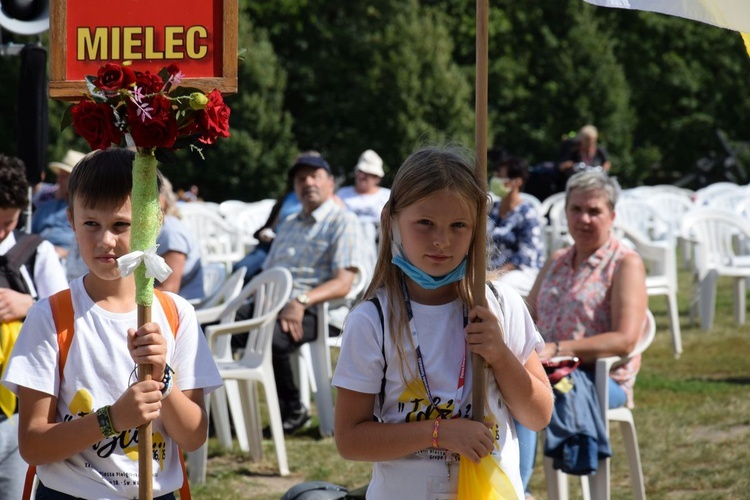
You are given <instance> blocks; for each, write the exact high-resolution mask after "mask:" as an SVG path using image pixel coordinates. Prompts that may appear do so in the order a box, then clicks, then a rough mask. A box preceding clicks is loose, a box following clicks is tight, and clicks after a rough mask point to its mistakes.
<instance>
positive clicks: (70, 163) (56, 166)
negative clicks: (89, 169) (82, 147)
mask: <svg viewBox="0 0 750 500" xmlns="http://www.w3.org/2000/svg"><path fill="white" fill-rule="evenodd" d="M84 156H86V154H85V153H81V152H80V151H75V150H72V149H69V150H68V152H67V153H65V158H63V160H62V162H59V161H53V162H50V164H49V169H50V170H52V171H53V172H54V173H55V175H57V174H59V173H60V171H61V170H62V171H64V172H67V173H71V172H72V171H73V167H75V166H76V164H77V163H78V162H79V161H81V159H82V158H83V157H84Z"/></svg>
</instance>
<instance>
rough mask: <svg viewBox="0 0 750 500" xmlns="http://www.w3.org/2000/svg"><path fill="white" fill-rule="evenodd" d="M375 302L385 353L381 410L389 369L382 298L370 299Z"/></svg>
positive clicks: (382, 348)
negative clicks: (386, 374)
mask: <svg viewBox="0 0 750 500" xmlns="http://www.w3.org/2000/svg"><path fill="white" fill-rule="evenodd" d="M368 300H369V301H370V302H372V303H373V305H374V306H375V309H377V310H378V318H380V333H381V334H382V335H383V344H382V346H381V348H380V352H381V353H382V354H383V363H385V365H384V366H383V378H382V380H381V381H380V395H379V398H380V410H381V411H382V410H383V403H384V402H385V373H386V372H387V371H388V358H386V357H385V317H384V316H383V306H381V305H380V299H379V298H378V297H377V296H375V297H373V298H371V299H368Z"/></svg>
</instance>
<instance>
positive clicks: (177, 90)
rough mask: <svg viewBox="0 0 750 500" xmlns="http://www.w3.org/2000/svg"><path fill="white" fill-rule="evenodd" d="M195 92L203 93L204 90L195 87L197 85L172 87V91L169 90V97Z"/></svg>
mask: <svg viewBox="0 0 750 500" xmlns="http://www.w3.org/2000/svg"><path fill="white" fill-rule="evenodd" d="M193 92H200V93H201V94H203V93H204V92H203V91H202V90H201V89H198V88H195V87H177V88H175V89H172V91H170V92H169V97H173V98H174V97H182V96H189V95H190V94H192V93H193Z"/></svg>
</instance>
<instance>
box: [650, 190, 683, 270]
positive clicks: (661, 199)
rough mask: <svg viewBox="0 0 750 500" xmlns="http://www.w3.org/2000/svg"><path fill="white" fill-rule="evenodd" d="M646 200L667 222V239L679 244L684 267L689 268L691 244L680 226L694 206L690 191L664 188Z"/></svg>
mask: <svg viewBox="0 0 750 500" xmlns="http://www.w3.org/2000/svg"><path fill="white" fill-rule="evenodd" d="M670 187H672V186H670ZM677 189H680V188H677ZM645 201H646V203H648V204H649V205H651V206H652V207H654V208H655V209H656V211H657V212H658V213H659V215H660V216H661V219H662V220H663V221H664V222H665V223H666V224H667V228H668V229H667V239H668V240H670V241H672V242H673V243H674V244H675V246H677V245H679V247H680V250H681V253H682V267H683V269H687V267H688V264H689V263H690V258H691V257H690V255H691V253H690V244H689V242H688V241H687V240H685V239H684V238H682V235H681V233H680V226H681V225H682V218H683V217H684V216H685V214H686V213H688V212H689V211H691V210H692V209H693V208H694V205H693V201H692V200H691V199H690V195H689V193H688V192H682V193H681V192H679V191H674V190H667V189H664V190H662V191H657V192H655V193H654V194H652V195H651V196H649V197H648V198H646V200H645Z"/></svg>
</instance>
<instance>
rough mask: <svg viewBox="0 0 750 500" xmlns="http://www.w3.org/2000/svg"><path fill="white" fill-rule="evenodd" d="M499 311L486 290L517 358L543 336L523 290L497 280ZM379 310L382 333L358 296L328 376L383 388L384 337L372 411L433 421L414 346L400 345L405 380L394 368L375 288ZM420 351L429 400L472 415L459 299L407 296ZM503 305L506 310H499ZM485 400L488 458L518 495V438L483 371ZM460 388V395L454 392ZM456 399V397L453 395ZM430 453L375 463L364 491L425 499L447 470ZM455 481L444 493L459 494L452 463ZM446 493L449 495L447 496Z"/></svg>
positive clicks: (353, 385) (370, 389)
mask: <svg viewBox="0 0 750 500" xmlns="http://www.w3.org/2000/svg"><path fill="white" fill-rule="evenodd" d="M496 288H497V290H498V293H499V296H500V302H501V303H502V311H501V309H500V306H499V305H498V303H497V301H496V300H495V297H494V294H493V293H492V291H490V290H489V289H488V290H487V302H488V303H489V305H490V308H491V309H492V311H493V312H494V313H495V314H496V315H497V316H498V318H500V322H501V324H502V327H503V331H504V332H505V342H506V344H507V345H508V347H509V348H510V349H511V351H512V352H513V353H514V354H515V355H516V357H517V358H518V360H519V361H520V362H521V363H525V362H526V361H527V359H528V357H529V356H530V355H531V353H532V352H533V351H534V350H536V351H537V352H541V349H542V347H543V346H544V343H543V340H542V338H541V336H540V335H539V333H538V332H537V331H536V328H535V326H534V322H533V321H532V319H531V316H530V315H529V312H528V310H527V309H526V306H525V304H524V302H523V300H522V299H521V297H520V296H519V295H518V293H516V292H515V291H513V290H512V289H511V288H509V287H507V286H504V285H496ZM378 298H379V299H380V304H381V307H382V309H383V316H384V324H385V330H386V331H385V333H384V332H383V330H382V329H381V325H380V319H379V317H378V313H377V309H376V307H375V305H374V304H372V303H371V302H369V301H365V302H362V303H361V304H360V305H358V306H357V307H355V308H354V309H353V310H352V311H351V313H349V316H348V317H347V320H346V323H345V324H344V333H343V337H342V344H341V354H340V355H339V360H338V363H337V365H336V372H335V374H334V376H333V385H334V386H336V387H343V388H346V389H349V390H352V391H356V392H361V393H364V394H380V388H381V381H382V378H383V370H384V368H385V364H384V359H383V353H382V351H381V349H382V345H383V340H384V339H385V355H386V357H387V359H388V370H387V373H386V383H385V398H384V405H383V408H382V410H381V408H380V403H379V397H376V398H375V407H374V408H373V413H374V415H375V416H377V417H379V418H380V419H381V420H382V421H384V422H385V423H396V422H412V421H418V420H432V419H434V418H435V417H436V416H437V412H436V411H435V410H434V409H433V408H432V407H431V405H430V402H429V400H428V398H427V394H426V390H425V387H424V384H423V383H422V381H421V378H420V376H419V371H418V369H417V363H416V360H417V356H416V354H415V352H414V349H413V348H412V346H411V345H405V346H404V348H405V351H406V355H407V359H408V366H409V367H410V368H411V373H406V375H405V377H404V378H406V380H407V381H409V383H408V384H406V385H405V384H404V382H403V380H402V375H401V371H400V369H399V367H400V365H399V359H398V354H397V352H396V348H395V346H394V345H393V340H392V339H391V336H390V332H389V330H388V322H389V315H388V309H389V308H388V303H387V298H386V295H385V293H384V292H383V290H380V291H379V292H378ZM411 304H412V308H413V311H414V317H415V324H416V329H417V335H418V336H419V341H420V350H421V351H422V356H423V359H424V363H425V373H426V377H427V381H428V384H429V386H430V392H431V393H432V396H433V399H434V400H435V401H436V403H437V404H438V406H440V407H441V408H447V409H451V410H452V412H453V415H454V417H453V418H456V417H457V416H460V417H466V418H470V417H471V389H472V385H473V384H472V376H471V372H472V370H471V353H470V352H469V351H468V350H467V349H466V343H465V338H464V331H463V311H462V306H461V304H460V302H459V301H458V300H456V301H454V302H451V303H449V304H444V305H439V306H427V305H423V304H418V303H416V302H414V301H412V303H411ZM503 311H504V314H503ZM464 353H466V380H465V385H464V389H463V391H462V392H461V391H457V382H458V379H459V374H460V368H461V363H462V360H463V357H464ZM488 374H489V375H488V376H489V378H488V384H487V387H488V397H487V401H488V405H489V406H490V413H491V415H488V418H492V419H493V420H494V421H495V423H496V424H497V426H498V427H497V434H496V435H497V436H498V440H497V444H496V446H495V451H494V452H493V454H492V455H493V458H494V459H495V461H496V462H497V463H499V464H500V466H501V467H502V469H503V471H504V472H505V474H506V475H507V476H508V478H509V479H510V481H511V483H512V486H513V488H514V489H515V490H516V492H517V493H518V496H519V498H523V485H522V483H521V475H520V472H519V456H518V441H517V438H516V433H515V427H514V426H513V421H512V417H511V415H510V413H509V411H508V408H507V405H505V404H504V403H503V402H502V400H501V395H500V391H499V388H498V387H497V384H496V383H494V378H492V375H491V372H490V371H489V370H488ZM459 395H460V401H459V400H458V398H457V396H459ZM456 401H457V402H456ZM430 456H432V457H433V458H434V456H435V454H434V453H432V454H431V453H430V452H429V451H427V450H425V451H423V452H420V453H419V454H415V455H410V456H407V457H403V458H400V459H397V460H390V461H385V462H375V463H374V464H373V473H372V480H371V482H370V486H369V488H368V490H367V497H368V498H373V499H386V498H410V499H426V498H428V496H427V495H428V493H429V492H431V491H432V492H434V491H435V488H436V486H435V485H436V484H437V483H439V482H441V481H442V482H444V483H445V482H446V481H447V476H448V470H447V467H446V464H445V461H444V460H442V459H438V460H435V459H430ZM452 469H453V472H452V474H451V477H452V478H453V482H452V484H449V485H448V486H447V488H448V491H447V492H448V493H453V494H455V493H456V490H455V488H456V484H457V483H456V482H455V478H456V477H457V476H458V467H457V464H456V466H455V467H452ZM446 498H447V497H446Z"/></svg>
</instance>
